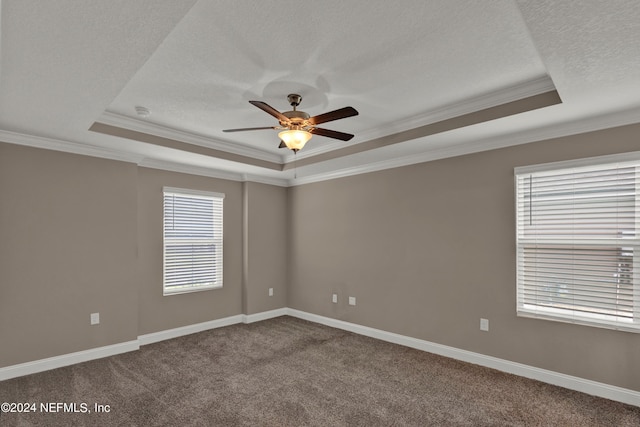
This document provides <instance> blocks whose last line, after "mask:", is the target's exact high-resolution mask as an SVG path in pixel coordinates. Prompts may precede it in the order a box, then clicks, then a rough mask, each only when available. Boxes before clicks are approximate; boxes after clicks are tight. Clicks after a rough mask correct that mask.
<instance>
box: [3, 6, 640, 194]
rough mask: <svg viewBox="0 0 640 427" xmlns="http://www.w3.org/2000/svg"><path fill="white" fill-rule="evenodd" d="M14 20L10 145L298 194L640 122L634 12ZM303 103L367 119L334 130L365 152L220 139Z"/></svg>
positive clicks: (8, 19) (257, 10) (245, 9)
mask: <svg viewBox="0 0 640 427" xmlns="http://www.w3.org/2000/svg"><path fill="white" fill-rule="evenodd" d="M586 3H589V4H586ZM1 5H2V7H1V9H0V11H1V14H2V15H1V17H2V25H1V27H0V31H1V32H0V36H1V39H0V41H1V42H2V44H1V50H0V139H2V140H5V141H7V142H12V143H21V144H26V145H35V146H42V147H44V148H51V149H59V150H64V151H73V152H80V153H83V154H89V155H98V156H102V157H111V158H118V159H123V160H129V161H135V162H137V163H139V164H141V165H143V166H149V167H159V168H165V169H171V170H182V171H187V172H193V173H201V174H206V175H211V176H221V177H226V178H231V179H249V180H256V181H262V182H270V183H274V184H278V185H296V184H298V183H304V182H312V181H314V180H320V179H327V178H331V177H336V176H344V175H348V174H351V173H358V172H362V171H368V170H375V169H381V168H385V167H392V166H398V165H401V164H410V163H415V162H419V161H426V160H429V159H432V158H440V157H444V156H448V155H456V154H463V153H467V152H474V151H479V150H483V149H491V148H497V147H500V146H508V145H513V144H518V143H524V142H531V141H535V140H539V139H544V138H549V137H553V136H559V135H562V134H566V133H567V132H570V131H573V132H576V131H587V130H592V129H596V128H603V127H610V126H616V125H621V124H627V123H632V122H637V121H640V120H638V117H639V116H638V114H637V113H638V111H640V85H639V84H638V81H640V80H639V79H638V74H637V70H638V69H640V63H639V62H640V48H639V47H638V46H639V45H638V43H636V42H635V41H636V40H638V39H639V38H640V25H639V24H638V22H640V11H639V10H638V9H639V8H637V5H636V4H635V2H634V1H627V2H624V1H619V2H616V3H615V8H614V7H612V6H611V5H607V4H606V3H604V2H583V1H565V2H554V1H539V2H526V1H521V2H515V1H511V0H497V1H492V2H475V1H468V0H467V1H461V0H457V1H451V0H442V1H430V2H424V1H419V0H416V1H408V0H407V1H400V2H375V3H372V2H370V1H350V2H341V1H326V2H322V3H321V5H322V7H319V5H320V3H317V2H311V1H299V0H298V1H283V0H274V1H265V2H255V1H244V0H235V1H205V0H200V1H182V2H174V1H157V0H153V1H152V0H139V1H136V2H130V1H123V0H119V1H111V2H93V1H92V2H81V3H78V2H71V1H57V2H41V1H25V0H2V3H1ZM372 5H375V7H372ZM289 93H299V94H300V95H302V97H303V100H302V103H301V105H300V106H299V107H298V109H299V110H303V111H306V112H308V113H309V114H311V115H316V114H320V113H324V112H326V111H329V110H335V109H338V108H341V107H345V106H352V107H354V108H356V109H357V110H358V111H359V113H360V114H359V115H358V116H355V117H350V118H347V119H342V120H339V121H335V122H330V123H327V124H326V125H323V126H322V127H326V128H329V129H333V130H338V131H342V132H348V133H353V134H355V137H354V138H353V139H352V140H351V141H348V142H342V141H337V140H333V139H329V138H325V137H322V136H314V137H313V138H312V140H311V141H310V142H309V143H308V144H307V146H306V147H305V148H304V149H303V150H302V151H300V152H299V153H298V154H297V155H296V156H294V155H293V153H292V152H291V151H289V150H286V149H278V148H277V147H278V144H279V139H278V137H277V131H275V130H261V131H252V132H242V133H232V134H230V133H223V132H222V130H223V129H227V128H241V127H254V126H275V125H277V121H276V119H275V118H273V117H272V116H270V115H268V114H266V113H265V112H263V111H261V110H259V109H257V108H255V107H254V106H252V105H251V104H249V102H248V101H249V100H258V101H264V102H266V103H268V104H269V105H271V106H272V107H274V108H276V109H278V110H279V111H286V110H290V106H289V105H288V103H287V100H286V96H287V94H289ZM136 107H145V108H147V109H148V110H149V111H150V114H149V115H148V116H146V117H143V116H140V115H138V114H137V113H136Z"/></svg>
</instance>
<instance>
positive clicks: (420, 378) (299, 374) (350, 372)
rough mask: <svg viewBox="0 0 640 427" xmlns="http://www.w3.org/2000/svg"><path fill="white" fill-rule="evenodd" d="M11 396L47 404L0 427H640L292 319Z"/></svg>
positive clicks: (9, 392) (196, 339)
mask: <svg viewBox="0 0 640 427" xmlns="http://www.w3.org/2000/svg"><path fill="white" fill-rule="evenodd" d="M0 402H16V403H36V404H37V408H36V409H37V411H36V412H35V413H22V414H17V413H3V414H1V415H0V425H1V426H71V425H78V426H81V425H87V426H192V425H193V426H581V427H584V426H635V427H637V426H640V408H639V407H634V406H628V405H624V404H621V403H617V402H613V401H609V400H606V399H601V398H596V397H592V396H588V395H585V394H582V393H578V392H573V391H570V390H566V389H562V388H559V387H555V386H551V385H547V384H543V383H540V382H537V381H532V380H527V379H524V378H520V377H516V376H513V375H508V374H504V373H501V372H498V371H494V370H491V369H487V368H483V367H479V366H476V365H471V364H467V363H463V362H458V361H455V360H451V359H447V358H444V357H440V356H435V355H432V354H429V353H425V352H421V351H418V350H413V349H410V348H406V347H402V346H398V345H394V344H389V343H386V342H382V341H378V340H375V339H371V338H367V337H363V336H359V335H355V334H352V333H349V332H345V331H341V330H338V329H333V328H329V327H325V326H322V325H318V324H314V323H310V322H306V321H303V320H299V319H295V318H291V317H287V316H285V317H280V318H276V319H271V320H267V321H264V322H259V323H254V324H250V325H234V326H229V327H225V328H220V329H215V330H211V331H206V332H202V333H198V334H193V335H189V336H186V337H182V338H177V339H174V340H169V341H164V342H160V343H157V344H152V345H148V346H145V347H142V349H141V350H140V351H137V352H132V353H128V354H123V355H118V356H113V357H109V358H105V359H101V360H96V361H92V362H87V363H82V364H79V365H74V366H70V367H66V368H61V369H56V370H53V371H48V372H43V373H40V374H35V375H30V376H27V377H22V378H16V379H12V380H8V381H3V382H0ZM47 402H49V403H58V402H59V403H67V404H71V403H75V404H76V407H75V409H76V410H78V411H83V410H84V409H86V410H88V411H91V413H88V412H87V413H82V412H76V413H73V412H64V410H65V408H64V406H61V407H58V406H56V405H53V408H54V409H56V408H57V409H59V410H60V412H57V413H52V412H49V413H45V412H42V410H41V407H40V404H41V403H47ZM83 404H86V407H85V406H83ZM95 404H100V405H105V406H104V407H105V408H106V405H108V408H109V412H108V413H105V412H103V413H96V412H95V411H94V409H95V406H94V405H95ZM66 409H73V407H72V406H69V405H67V408H66Z"/></svg>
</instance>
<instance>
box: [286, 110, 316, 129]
mask: <svg viewBox="0 0 640 427" xmlns="http://www.w3.org/2000/svg"><path fill="white" fill-rule="evenodd" d="M282 115H283V116H285V117H287V118H288V119H289V121H288V123H287V122H285V121H284V120H280V125H282V126H289V125H293V126H300V125H303V124H304V122H305V121H306V120H309V117H310V116H309V114H307V113H305V112H304V111H295V110H294V111H283V112H282Z"/></svg>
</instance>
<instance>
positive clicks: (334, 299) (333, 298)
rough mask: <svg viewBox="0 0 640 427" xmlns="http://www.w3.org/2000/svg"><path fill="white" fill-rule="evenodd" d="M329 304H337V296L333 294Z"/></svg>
mask: <svg viewBox="0 0 640 427" xmlns="http://www.w3.org/2000/svg"><path fill="white" fill-rule="evenodd" d="M331 302H333V303H334V304H335V303H337V302H338V294H333V296H332V297H331Z"/></svg>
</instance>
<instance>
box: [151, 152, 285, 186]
mask: <svg viewBox="0 0 640 427" xmlns="http://www.w3.org/2000/svg"><path fill="white" fill-rule="evenodd" d="M138 166H140V167H143V168H150V169H160V170H165V171H169V172H179V173H185V174H190V175H199V176H206V177H209V178H217V179H225V180H228V181H239V182H246V181H249V182H257V183H261V184H269V185H275V186H278V187H287V186H288V185H289V183H288V181H287V180H286V179H280V178H270V177H265V176H260V175H254V174H246V173H237V172H229V171H223V170H220V169H214V168H207V167H201V166H191V165H186V164H184V163H175V162H168V161H165V160H156V159H151V158H145V159H142V160H141V161H140V162H138Z"/></svg>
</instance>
